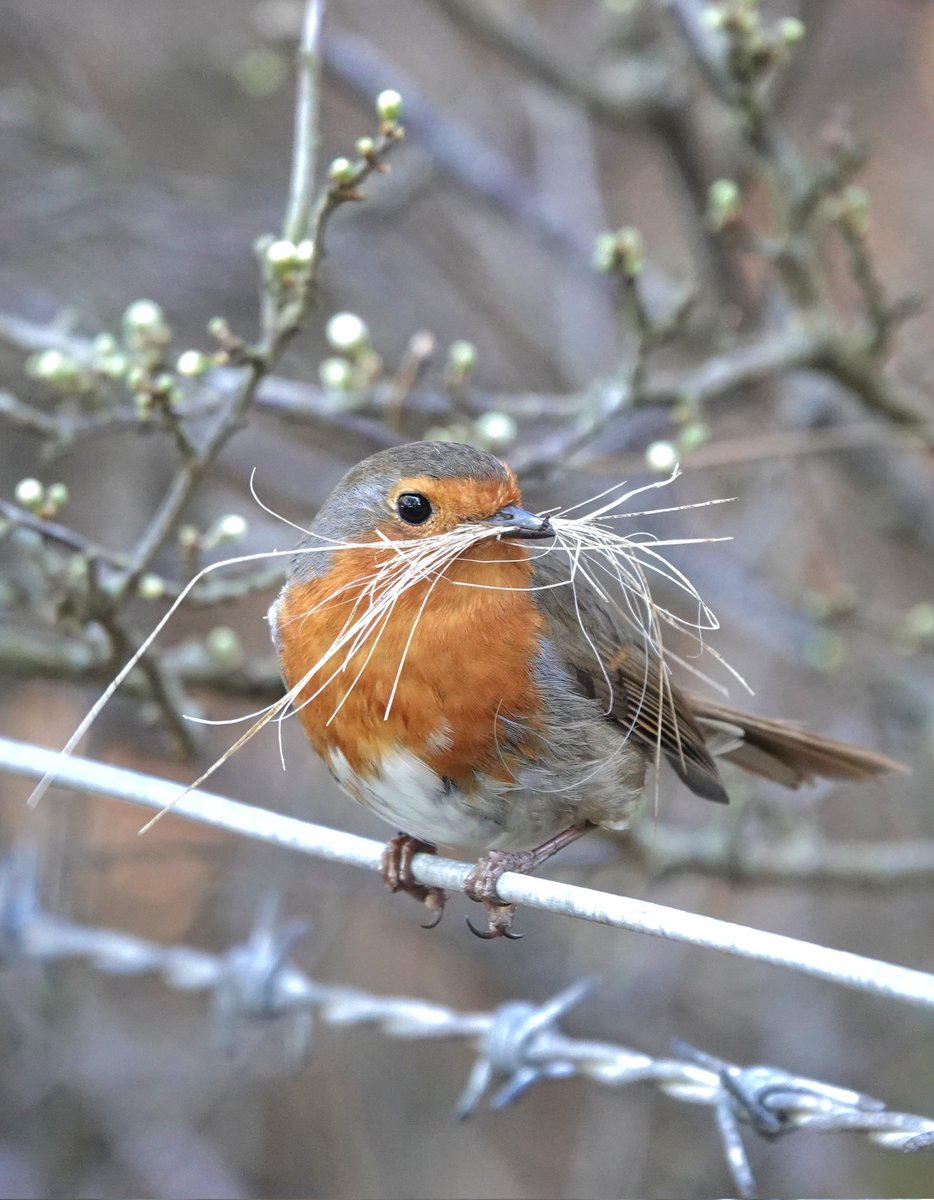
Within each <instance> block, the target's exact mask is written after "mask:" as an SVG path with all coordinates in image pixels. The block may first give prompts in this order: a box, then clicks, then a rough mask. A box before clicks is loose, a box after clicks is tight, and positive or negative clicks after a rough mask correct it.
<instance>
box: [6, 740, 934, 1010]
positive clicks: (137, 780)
mask: <svg viewBox="0 0 934 1200" xmlns="http://www.w3.org/2000/svg"><path fill="white" fill-rule="evenodd" d="M0 768H2V769H6V770H8V771H10V772H12V773H14V774H19V775H25V776H27V777H29V778H33V779H37V778H41V777H42V776H43V775H45V774H46V773H47V772H54V773H55V776H56V783H57V786H59V787H75V788H80V789H82V790H85V791H91V792H97V793H99V794H101V795H105V796H114V797H116V798H118V799H121V800H127V801H129V802H130V803H131V804H139V805H141V806H143V807H144V808H148V809H150V810H152V809H155V810H156V811H157V812H159V811H161V810H163V809H167V808H171V809H172V812H173V813H174V814H175V815H176V816H179V817H185V818H187V819H188V820H193V821H199V822H201V823H202V824H206V825H210V826H212V827H213V828H215V829H226V830H228V831H230V832H232V833H238V834H241V835H245V836H247V837H251V838H255V839H257V840H259V841H264V842H270V843H272V844H273V845H277V846H284V847H287V848H289V849H291V850H297V851H299V852H300V853H303V854H312V855H315V856H317V857H319V858H325V859H330V860H331V861H333V862H343V863H347V864H349V865H351V866H356V867H364V868H367V869H369V870H371V871H372V870H378V869H379V866H380V861H381V858H382V853H383V846H382V845H381V844H380V843H379V842H374V841H372V840H371V839H369V838H362V837H356V836H355V835H353V834H349V833H342V832H340V831H338V830H336V829H328V828H326V827H325V826H323V825H314V824H312V823H311V822H310V821H299V820H296V819H295V818H294V817H285V816H280V815H279V814H278V813H273V812H269V811H268V810H267V809H263V808H257V807H254V806H253V805H249V804H242V803H239V802H238V801H236V800H229V799H228V798H227V797H225V796H219V795H217V794H215V793H212V792H203V791H199V790H192V791H188V792H183V791H181V790H180V788H179V785H178V784H176V783H171V782H169V781H168V780H166V779H158V778H156V777H155V776H153V775H144V774H142V773H140V772H138V771H128V770H126V769H124V768H121V767H111V766H108V765H107V764H106V763H100V762H93V761H92V760H90V759H86V758H78V757H75V756H73V757H68V758H62V757H60V756H59V755H58V754H56V753H54V752H53V751H51V750H45V749H43V748H42V747H41V746H34V745H31V744H29V743H27V742H18V741H13V740H12V739H9V738H2V737H0ZM472 865H473V864H471V863H463V862H456V861H454V860H453V859H448V858H441V857H435V856H431V855H427V854H416V855H415V856H414V858H413V860H412V868H413V874H414V876H415V878H416V879H417V880H418V881H419V882H420V883H424V884H427V885H430V886H432V887H440V888H446V889H449V890H458V891H459V890H462V889H463V887H464V883H465V881H466V879H467V876H468V875H469V873H470V871H471V868H472ZM497 891H498V894H499V896H500V898H501V899H502V900H503V901H504V902H505V903H508V904H518V905H526V906H528V907H530V908H541V909H547V910H548V911H549V912H553V913H559V914H561V915H563V916H569V917H577V918H579V919H582V920H585V921H596V922H599V923H600V924H603V925H612V926H615V927H616V928H618V929H630V930H633V931H635V932H637V933H648V934H652V935H653V936H654V937H664V938H668V939H671V940H673V941H680V942H689V943H691V944H693V945H696V946H704V947H706V948H707V949H712V950H720V951H722V952H724V953H726V954H733V955H737V956H738V957H741V958H749V959H754V960H757V961H759V962H767V963H771V964H772V965H773V966H779V967H784V968H786V969H788V970H792V971H796V972H798V973H800V974H803V975H810V976H812V977H813V978H816V979H824V980H827V981H829V982H832V983H836V984H840V985H842V986H844V987H848V988H853V989H855V990H857V991H862V992H869V993H872V994H874V995H877V996H883V997H885V998H886V999H891V1000H902V1001H907V1002H908V1003H910V1004H917V1005H920V1006H922V1007H925V1008H934V975H930V974H926V973H925V972H923V971H916V970H912V969H911V968H909V967H901V966H897V965H896V964H895V963H887V962H881V961H880V960H878V959H872V958H864V957H863V956H862V955H860V954H851V953H849V952H848V951H846V950H835V949H832V948H831V947H829V946H820V945H817V944H815V943H813V942H805V941H801V940H800V939H799V938H792V937H785V936H783V935H781V934H777V933H769V932H767V931H766V930H763V929H750V928H749V927H748V926H745V925H737V924H735V923H734V922H731V921H720V920H717V919H716V918H714V917H707V916H704V915H702V914H699V913H690V912H684V911H682V910H681V909H676V908H669V907H666V906H665V905H661V904H651V903H649V902H648V901H645V900H637V899H635V898H633V897H631V896H615V895H610V894H608V893H606V892H598V891H595V890H594V889H593V888H582V887H575V886H573V885H572V884H567V883H557V882H555V881H554V880H551V879H536V878H533V877H532V876H528V875H520V874H517V873H515V872H507V873H506V874H505V875H503V877H502V878H501V879H500V881H499V882H498V884H497Z"/></svg>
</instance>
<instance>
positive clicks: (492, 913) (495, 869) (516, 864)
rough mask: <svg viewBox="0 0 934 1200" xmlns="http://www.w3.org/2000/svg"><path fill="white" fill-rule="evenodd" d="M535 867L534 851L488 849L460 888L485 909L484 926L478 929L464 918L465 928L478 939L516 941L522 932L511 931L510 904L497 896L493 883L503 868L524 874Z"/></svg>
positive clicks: (504, 870) (495, 883)
mask: <svg viewBox="0 0 934 1200" xmlns="http://www.w3.org/2000/svg"><path fill="white" fill-rule="evenodd" d="M537 866H538V862H537V860H536V858H535V851H534V850H520V851H510V850H491V851H490V852H489V854H485V855H484V856H483V858H481V859H480V861H479V862H478V863H477V865H476V866H475V867H474V869H473V870H472V871H471V872H470V874H469V875H468V876H467V880H466V882H465V883H464V891H465V892H466V893H467V895H468V896H469V897H470V899H471V900H476V901H477V902H478V903H479V904H482V905H483V907H484V908H485V909H486V915H487V922H488V926H489V927H488V928H487V929H478V928H477V927H476V925H474V923H473V921H471V919H470V917H468V918H467V927H468V928H469V929H470V932H471V933H474V934H476V936H477V937H478V938H484V939H486V940H492V939H493V938H508V939H509V941H510V942H517V941H518V940H519V939H520V938H521V937H524V934H521V933H513V931H512V923H513V920H514V919H515V915H516V906H515V905H514V904H504V903H503V902H502V900H500V898H499V893H498V892H497V890H496V889H497V886H498V884H499V881H500V879H501V878H502V877H503V875H505V874H506V872H507V871H516V872H518V873H519V874H520V875H527V874H528V873H529V871H534V870H535V868H536V867H537Z"/></svg>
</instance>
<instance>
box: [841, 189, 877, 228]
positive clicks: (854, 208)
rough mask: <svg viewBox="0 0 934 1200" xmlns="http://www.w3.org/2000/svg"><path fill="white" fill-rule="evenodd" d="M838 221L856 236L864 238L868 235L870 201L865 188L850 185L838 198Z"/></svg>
mask: <svg viewBox="0 0 934 1200" xmlns="http://www.w3.org/2000/svg"><path fill="white" fill-rule="evenodd" d="M839 212H840V220H841V221H842V222H843V223H844V224H845V225H847V226H848V228H849V229H850V230H851V231H852V232H853V233H855V234H856V236H857V237H865V236H866V235H867V234H868V233H869V223H870V217H871V201H870V199H869V193H868V192H867V191H866V190H865V188H861V187H856V186H855V185H854V184H850V186H849V187H846V188H844V189H843V193H842V195H841V196H840V210H839Z"/></svg>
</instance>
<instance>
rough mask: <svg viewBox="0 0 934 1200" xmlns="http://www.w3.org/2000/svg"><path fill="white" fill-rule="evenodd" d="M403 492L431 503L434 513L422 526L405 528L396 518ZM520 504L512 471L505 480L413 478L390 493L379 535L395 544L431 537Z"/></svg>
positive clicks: (425, 476) (401, 483)
mask: <svg viewBox="0 0 934 1200" xmlns="http://www.w3.org/2000/svg"><path fill="white" fill-rule="evenodd" d="M507 471H508V468H507ZM406 492H414V493H417V494H419V495H423V496H425V497H426V498H427V499H428V500H429V501H430V503H431V506H432V508H433V510H434V511H433V513H432V515H431V516H430V517H429V518H428V520H427V521H425V522H424V523H423V524H420V525H408V524H405V523H404V522H403V521H401V520H400V518H399V517H398V516H397V515H396V501H397V500H398V499H399V497H400V496H401V495H403V494H404V493H406ZM521 500H522V494H521V492H520V491H519V484H518V482H517V480H516V477H515V475H513V473H512V472H511V471H509V478H508V479H436V478H435V477H434V476H432V475H412V476H410V477H408V478H407V479H400V480H399V482H398V484H397V485H396V486H395V487H394V488H393V489H392V491H391V492H390V493H389V495H388V497H387V508H388V510H389V511H388V512H387V517H386V521H385V523H384V524H383V525H381V526H380V532H381V533H383V534H385V535H386V536H387V537H390V538H393V539H394V540H395V539H398V538H399V537H406V538H421V537H431V536H433V535H435V534H439V533H446V532H447V531H448V530H451V529H456V528H457V526H458V525H463V524H466V523H469V522H475V521H483V520H485V519H486V518H487V517H492V516H493V514H494V513H497V512H499V510H500V509H501V508H505V507H506V505H508V504H519V503H520V502H521Z"/></svg>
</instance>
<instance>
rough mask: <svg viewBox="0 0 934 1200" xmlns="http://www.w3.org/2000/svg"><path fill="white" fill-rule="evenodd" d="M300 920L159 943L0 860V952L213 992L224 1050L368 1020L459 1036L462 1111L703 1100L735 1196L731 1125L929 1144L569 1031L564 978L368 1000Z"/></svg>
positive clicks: (774, 1087) (726, 1066) (269, 920)
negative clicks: (606, 1094)
mask: <svg viewBox="0 0 934 1200" xmlns="http://www.w3.org/2000/svg"><path fill="white" fill-rule="evenodd" d="M307 929H308V925H307V923H305V922H301V921H284V920H282V919H281V917H280V913H279V905H278V902H277V901H275V900H273V899H269V898H267V899H266V900H264V901H263V903H262V904H261V905H260V908H259V912H258V914H257V918H256V921H255V924H254V926H253V929H252V931H251V932H250V934H249V936H248V937H247V939H246V941H244V942H242V943H240V944H238V945H235V946H232V947H231V948H230V949H229V950H228V951H226V953H223V954H211V953H209V952H207V951H203V950H197V949H194V948H192V947H189V946H166V945H160V944H158V943H155V942H151V941H148V940H146V939H145V938H140V937H134V936H132V935H131V934H127V933H122V932H120V931H118V930H115V929H104V928H101V927H97V926H91V925H83V924H78V923H77V922H74V921H71V920H67V919H65V918H63V917H59V916H56V915H54V914H52V913H50V912H47V911H46V910H45V909H44V908H43V906H42V904H41V901H40V864H39V856H38V855H37V853H36V852H35V850H34V849H33V848H32V847H30V846H20V847H17V848H16V849H14V850H13V851H12V852H11V853H10V854H8V855H7V856H6V857H5V858H3V859H2V860H0V961H2V962H3V963H6V964H15V963H18V962H38V963H48V962H53V961H61V960H63V959H77V960H83V961H85V962H87V963H88V964H89V965H91V966H92V967H94V968H95V969H96V970H98V971H101V972H103V973H104V974H109V975H123V976H126V975H145V974H154V975H157V976H159V977H160V978H161V979H162V980H163V982H165V983H166V984H167V985H168V986H169V987H172V988H175V989H178V990H180V991H191V992H197V991H203V992H210V993H213V997H214V1009H215V1015H216V1019H217V1022H218V1029H219V1032H220V1034H221V1037H222V1040H223V1041H224V1043H226V1045H227V1046H228V1047H230V1048H231V1049H232V1048H233V1046H234V1044H235V1040H236V1036H237V1032H238V1028H239V1025H240V1022H241V1021H253V1022H257V1021H270V1022H272V1021H282V1022H284V1024H285V1025H286V1028H287V1035H288V1041H289V1043H290V1046H291V1049H292V1051H293V1053H294V1054H295V1055H296V1056H297V1057H302V1058H304V1057H305V1055H306V1053H307V1050H308V1046H309V1044H310V1039H311V1035H312V1032H313V1021H314V1018H315V1017H318V1018H319V1019H320V1020H321V1021H322V1022H324V1023H325V1024H327V1025H333V1026H340V1027H354V1026H359V1025H375V1026H376V1027H377V1028H378V1029H379V1030H380V1031H381V1032H382V1033H384V1034H385V1035H387V1036H388V1037H393V1038H401V1039H406V1040H415V1039H423V1038H433V1039H462V1040H464V1041H466V1042H468V1043H469V1044H470V1045H471V1047H472V1049H473V1051H474V1053H475V1055H476V1057H475V1059H474V1063H473V1066H472V1067H471V1070H470V1073H469V1076H468V1080H467V1084H466V1086H465V1087H464V1089H463V1091H462V1092H461V1095H460V1098H459V1099H458V1100H457V1102H456V1104H455V1106H454V1115H455V1116H456V1117H458V1118H460V1119H462V1120H463V1119H465V1118H467V1117H469V1116H471V1115H472V1114H473V1113H475V1112H476V1111H477V1110H478V1109H479V1108H480V1107H481V1105H483V1104H484V1103H485V1104H486V1105H487V1106H488V1107H489V1108H492V1109H502V1108H505V1107H507V1106H508V1105H510V1104H513V1103H515V1102H516V1101H517V1100H518V1099H519V1098H520V1097H521V1096H522V1095H523V1094H524V1093H525V1092H527V1091H528V1090H529V1089H530V1088H531V1087H533V1086H534V1085H536V1084H538V1083H541V1082H543V1081H545V1080H562V1079H570V1078H574V1077H579V1078H584V1079H588V1080H590V1081H592V1082H594V1083H599V1084H602V1085H603V1086H605V1087H626V1086H630V1085H632V1084H636V1083H651V1084H654V1085H655V1087H657V1088H658V1089H659V1090H660V1091H661V1092H664V1093H665V1094H666V1095H668V1096H670V1097H671V1098H672V1099H674V1100H680V1101H683V1102H685V1103H688V1104H699V1105H706V1106H707V1107H710V1108H713V1110H714V1115H715V1127H716V1129H717V1131H718V1133H719V1136H720V1139H721V1142H722V1144H723V1148H724V1152H725V1155H726V1160H727V1164H728V1166H729V1169H730V1172H731V1175H732V1178H733V1182H734V1184H735V1185H736V1188H737V1191H738V1193H739V1194H740V1195H741V1196H744V1197H747V1196H749V1197H751V1196H754V1195H756V1194H759V1193H758V1192H757V1189H756V1183H755V1179H754V1177H753V1174H752V1170H751V1168H750V1165H749V1159H748V1156H747V1153H746V1149H745V1146H744V1143H743V1138H742V1129H743V1128H744V1127H745V1128H749V1129H751V1130H753V1131H754V1132H756V1133H758V1134H759V1135H760V1136H762V1137H765V1138H769V1139H775V1138H778V1137H781V1136H784V1135H786V1134H788V1133H792V1132H795V1131H799V1130H809V1131H811V1132H820V1133H832V1132H856V1133H861V1134H863V1135H864V1136H865V1137H867V1138H868V1139H869V1140H870V1141H871V1142H874V1143H875V1144H876V1145H879V1146H882V1147H884V1148H885V1149H888V1150H898V1151H902V1152H911V1151H918V1150H925V1149H931V1148H934V1119H931V1118H928V1117H923V1116H918V1115H915V1114H913V1113H903V1112H893V1111H891V1110H890V1109H888V1108H887V1107H886V1106H885V1104H884V1103H883V1102H882V1101H881V1100H877V1099H875V1098H874V1097H872V1096H868V1095H865V1094H863V1093H861V1092H857V1091H853V1090H851V1089H850V1088H842V1087H836V1086H834V1085H832V1084H827V1083H822V1082H820V1081H819V1080H816V1079H809V1078H805V1077H802V1076H799V1075H793V1074H790V1073H789V1072H787V1071H784V1070H782V1069H781V1068H779V1067H772V1066H765V1065H759V1064H757V1065H755V1066H749V1067H740V1066H736V1065H735V1064H733V1063H728V1062H724V1061H722V1060H720V1059H718V1058H714V1057H713V1056H712V1055H709V1054H706V1053H704V1052H703V1051H701V1050H698V1049H696V1048H694V1047H693V1046H689V1045H688V1044H687V1043H685V1042H682V1041H678V1040H676V1041H675V1042H674V1043H673V1045H672V1053H671V1055H670V1056H669V1057H664V1058H655V1057H653V1056H651V1055H649V1054H645V1053H643V1052H641V1051H639V1050H635V1049H632V1048H630V1047H628V1046H621V1045H616V1044H614V1043H610V1042H602V1041H589V1040H585V1039H581V1038H574V1037H569V1036H567V1035H566V1034H564V1033H563V1032H562V1031H561V1028H560V1024H559V1023H560V1020H561V1018H562V1017H563V1016H564V1015H565V1014H566V1013H567V1012H568V1011H569V1010H570V1009H572V1008H573V1007H574V1006H575V1005H577V1004H578V1003H580V1001H581V1000H583V999H584V997H585V996H587V994H588V993H589V992H590V991H591V990H592V988H593V987H594V983H593V982H592V981H582V982H578V983H575V984H572V985H571V986H570V987H568V988H566V989H565V990H564V991H562V992H561V993H560V994H559V995H557V996H554V997H553V998H552V999H550V1000H547V1001H545V1002H544V1003H542V1004H535V1003H532V1002H530V1001H525V1000H512V1001H508V1002H507V1003H504V1004H500V1005H499V1006H497V1007H496V1008H495V1009H493V1010H492V1012H459V1011H457V1010H455V1009H451V1008H448V1007H446V1006H445V1005H441V1004H433V1003H429V1002H427V1001H424V1000H420V999H417V998H412V997H406V996H376V995H372V994H370V993H368V992H363V991H360V990H358V989H356V988H350V987H342V986H338V985H334V984H322V983H319V982H317V981H316V980H314V979H312V978H311V977H310V976H308V975H307V974H305V972H303V971H302V970H301V969H300V968H299V967H297V966H296V965H295V964H294V963H293V962H292V961H291V953H292V950H293V949H294V947H295V944H296V942H297V941H298V940H299V938H300V937H301V936H302V935H303V934H304V933H306V932H307Z"/></svg>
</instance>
